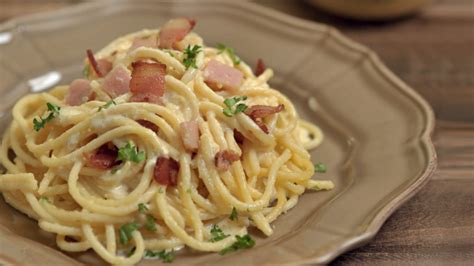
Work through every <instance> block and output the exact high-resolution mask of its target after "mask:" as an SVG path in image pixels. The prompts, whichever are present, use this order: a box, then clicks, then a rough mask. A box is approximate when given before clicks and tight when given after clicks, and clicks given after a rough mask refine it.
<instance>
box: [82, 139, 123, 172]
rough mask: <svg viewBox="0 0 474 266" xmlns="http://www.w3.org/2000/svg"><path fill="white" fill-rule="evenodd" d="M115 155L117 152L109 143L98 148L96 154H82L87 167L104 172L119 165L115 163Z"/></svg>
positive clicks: (117, 162) (118, 162)
mask: <svg viewBox="0 0 474 266" xmlns="http://www.w3.org/2000/svg"><path fill="white" fill-rule="evenodd" d="M117 155H118V150H117V148H116V147H115V146H114V145H113V144H111V143H107V144H104V145H102V146H100V147H99V149H97V151H96V152H93V153H84V154H83V156H84V158H85V159H86V164H87V165H88V166H91V167H94V168H98V169H104V170H105V169H110V168H112V167H113V166H115V165H118V164H120V161H117Z"/></svg>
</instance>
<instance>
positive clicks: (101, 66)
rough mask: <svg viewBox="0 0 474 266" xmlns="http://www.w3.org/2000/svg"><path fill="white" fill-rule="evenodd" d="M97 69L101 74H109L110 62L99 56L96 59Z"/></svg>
mask: <svg viewBox="0 0 474 266" xmlns="http://www.w3.org/2000/svg"><path fill="white" fill-rule="evenodd" d="M97 69H98V70H99V71H100V73H101V74H102V75H103V76H105V75H107V74H109V72H110V70H112V63H111V62H110V61H109V60H107V59H105V58H101V59H99V60H97Z"/></svg>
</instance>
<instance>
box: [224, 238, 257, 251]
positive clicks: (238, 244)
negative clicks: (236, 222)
mask: <svg viewBox="0 0 474 266" xmlns="http://www.w3.org/2000/svg"><path fill="white" fill-rule="evenodd" d="M235 239H236V240H237V241H235V242H234V243H233V244H232V245H230V246H228V247H226V248H224V249H223V250H221V251H220V252H219V255H225V254H227V253H229V252H233V251H236V250H239V249H244V248H251V247H253V246H254V245H255V240H253V239H252V238H251V237H250V235H244V236H235Z"/></svg>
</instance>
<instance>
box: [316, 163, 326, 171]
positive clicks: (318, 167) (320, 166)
mask: <svg viewBox="0 0 474 266" xmlns="http://www.w3.org/2000/svg"><path fill="white" fill-rule="evenodd" d="M326 170H327V168H326V165H325V164H323V163H316V164H314V171H315V172H316V173H326Z"/></svg>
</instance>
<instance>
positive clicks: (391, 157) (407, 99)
mask: <svg viewBox="0 0 474 266" xmlns="http://www.w3.org/2000/svg"><path fill="white" fill-rule="evenodd" d="M178 16H188V17H192V18H196V19H197V21H198V24H197V27H196V28H195V31H197V32H198V33H199V34H201V35H202V36H203V37H204V40H206V41H207V43H208V44H209V45H215V44H216V43H218V42H222V43H225V44H228V45H229V46H232V47H234V48H235V49H236V51H237V53H238V55H239V56H241V57H242V59H244V60H245V61H247V62H249V63H252V62H255V61H256V59H257V58H263V59H264V60H265V62H266V64H267V65H268V66H270V67H272V68H273V69H274V70H275V78H274V79H273V80H272V82H271V85H272V86H273V87H275V88H278V89H279V90H281V91H282V92H283V93H285V94H286V95H288V96H289V97H290V98H291V100H292V101H293V102H294V103H295V105H296V106H297V108H298V109H299V112H300V114H301V115H302V116H303V117H304V118H306V119H308V120H311V121H313V122H314V123H316V124H318V125H320V126H321V127H322V129H323V131H324V133H325V134H326V137H325V140H324V142H323V144H322V146H320V147H319V148H318V149H316V150H315V151H314V152H312V158H313V160H314V161H315V162H316V161H321V162H324V163H325V164H327V166H328V169H329V170H328V171H327V173H326V174H322V175H320V177H321V178H322V179H331V180H333V181H334V182H335V184H336V188H335V189H334V190H332V191H330V192H318V193H310V192H308V193H305V194H304V195H303V196H302V197H301V198H300V201H299V203H298V205H297V206H296V207H295V208H294V209H292V210H291V211H290V212H289V213H287V214H285V215H282V216H281V217H280V218H279V219H278V220H277V221H276V222H275V223H274V224H273V226H274V228H275V233H274V235H272V236H271V237H268V238H265V237H263V236H262V235H261V234H258V233H255V232H254V236H255V238H256V241H257V245H256V246H255V247H254V248H252V249H249V250H245V251H241V252H237V253H233V254H229V255H226V256H220V255H218V254H208V253H197V252H186V251H183V252H179V253H178V256H177V259H176V260H175V262H177V263H186V264H188V263H193V264H194V263H195V264H199V263H219V264H224V263H232V264H239V265H240V264H244V263H245V264H261V263H267V264H272V263H292V264H293V263H327V262H329V261H331V260H332V259H334V258H335V257H336V256H338V255H340V254H341V253H343V252H345V251H347V250H350V249H353V248H355V247H357V246H360V245H363V244H364V243H367V242H368V241H369V240H370V239H371V238H372V237H373V236H374V235H375V234H376V233H377V231H378V230H379V229H380V227H381V225H382V223H383V222H384V221H385V220H386V219H387V217H388V216H389V215H390V214H391V213H392V212H393V211H394V210H395V209H396V208H397V207H399V206H400V205H401V204H402V203H403V202H404V201H406V200H407V199H408V198H409V197H411V196H413V195H414V194H415V193H416V192H417V191H418V190H419V189H420V188H421V186H422V185H423V184H424V183H426V181H427V180H428V177H429V176H430V174H431V173H432V172H433V170H434V168H435V166H436V155H435V152H434V149H433V145H432V143H431V141H430V134H431V132H432V129H433V125H434V119H433V113H432V111H431V109H430V108H429V106H428V105H427V104H426V102H425V101H424V100H423V99H422V98H420V96H419V95H418V94H416V93H415V92H414V91H413V90H412V89H410V88H409V87H408V86H407V85H405V84H404V83H403V82H402V81H400V80H399V79H398V78H397V77H395V76H394V75H393V74H392V73H391V72H390V71H389V70H387V68H386V67H385V66H384V65H383V64H382V63H381V62H380V60H379V59H378V58H377V56H376V55H375V54H374V53H373V52H372V51H370V50H368V49H367V48H365V47H363V46H361V45H359V44H356V43H354V42H352V41H350V40H348V39H347V38H345V37H344V36H342V35H341V34H340V33H339V32H338V31H336V30H335V29H333V28H331V27H328V26H325V25H321V24H317V23H313V22H308V21H303V20H300V19H296V18H293V17H290V16H287V15H284V14H281V13H278V12H276V11H273V10H269V9H266V8H263V7H260V6H257V5H255V4H252V3H247V2H243V1H232V2H230V1H229V2H217V1H209V0H206V1H199V2H198V1H184V2H183V1H178V2H176V1H153V2H152V1H133V2H132V1H129V2H127V1H118V2H117V1H114V2H113V3H112V2H108V1H100V2H99V3H97V2H95V3H87V4H84V5H79V6H74V7H72V8H68V9H64V10H60V11H55V12H52V13H47V14H40V15H34V16H28V17H23V18H19V19H16V20H12V21H9V22H7V23H5V24H3V25H1V26H0V76H1V79H0V95H1V97H0V116H1V118H0V119H1V120H0V129H2V130H3V129H4V128H5V126H6V125H7V123H8V121H9V120H10V114H9V110H10V109H11V107H12V105H13V103H14V102H15V101H16V99H18V98H19V97H20V96H22V95H24V94H26V93H29V92H31V91H40V90H44V89H47V88H49V87H51V86H53V85H56V84H60V83H68V82H70V81H71V80H72V79H73V78H74V77H78V76H80V75H81V62H82V60H83V58H84V54H85V50H86V49H87V48H92V49H93V50H97V49H99V48H101V47H103V46H104V45H106V44H107V43H108V42H109V41H111V40H113V39H114V38H116V37H117V36H120V35H123V34H126V33H129V32H133V31H136V30H139V29H142V28H155V27H158V26H159V25H161V24H163V23H164V22H165V21H167V20H168V19H170V18H173V17H178ZM0 245H1V248H0V258H1V260H4V261H6V262H7V263H8V262H10V263H18V264H43V265H46V264H48V265H51V264H61V263H62V264H66V263H67V264H73V263H74V262H75V263H79V262H82V263H87V264H98V263H104V262H103V261H101V260H100V259H99V258H98V257H97V256H95V255H94V254H93V252H86V253H79V254H73V253H62V252H60V251H59V250H58V249H57V248H56V247H55V243H54V236H52V235H51V234H49V233H46V232H42V231H41V230H39V228H38V226H37V225H36V223H35V221H33V220H30V219H28V218H27V217H26V216H25V215H22V214H21V213H19V212H18V211H15V210H14V209H13V208H11V207H9V206H8V205H7V204H5V203H4V202H3V200H2V201H1V202H0ZM152 263H155V262H154V261H143V262H142V263H141V264H143V265H147V264H152Z"/></svg>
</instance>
